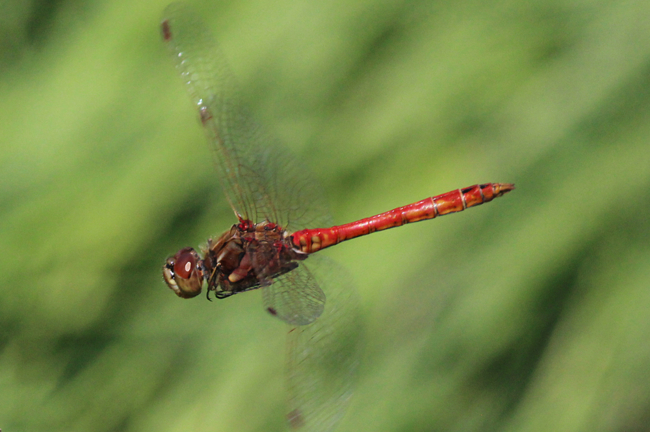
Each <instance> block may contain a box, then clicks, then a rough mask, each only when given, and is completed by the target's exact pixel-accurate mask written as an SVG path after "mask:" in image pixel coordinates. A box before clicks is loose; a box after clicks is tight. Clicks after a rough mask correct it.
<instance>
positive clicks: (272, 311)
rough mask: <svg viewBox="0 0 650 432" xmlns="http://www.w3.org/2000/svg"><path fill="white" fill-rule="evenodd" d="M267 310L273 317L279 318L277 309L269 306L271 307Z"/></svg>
mask: <svg viewBox="0 0 650 432" xmlns="http://www.w3.org/2000/svg"><path fill="white" fill-rule="evenodd" d="M266 310H267V311H269V313H270V314H271V315H273V316H278V311H276V310H275V308H273V307H271V306H269V307H267V308H266Z"/></svg>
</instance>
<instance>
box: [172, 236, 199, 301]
mask: <svg viewBox="0 0 650 432" xmlns="http://www.w3.org/2000/svg"><path fill="white" fill-rule="evenodd" d="M163 278H164V279H165V282H166V283H167V286H168V287H169V288H171V289H172V291H174V292H175V293H176V295H177V296H179V297H181V298H192V297H196V296H197V295H199V294H201V288H202V287H203V261H202V260H201V259H200V258H199V256H198V254H197V253H196V251H195V250H194V249H192V248H189V247H187V248H183V249H181V250H179V251H178V252H177V253H176V255H174V256H173V257H169V258H167V262H166V263H165V265H164V266H163Z"/></svg>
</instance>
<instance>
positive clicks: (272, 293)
mask: <svg viewBox="0 0 650 432" xmlns="http://www.w3.org/2000/svg"><path fill="white" fill-rule="evenodd" d="M311 259H312V257H309V258H308V260H311ZM262 293H263V298H264V308H265V309H266V310H267V311H268V312H270V313H271V314H272V315H274V316H277V317H278V318H280V319H281V320H282V321H284V322H286V323H287V324H289V325H294V326H304V325H307V324H309V323H312V322H313V321H314V320H316V319H317V318H318V317H319V316H321V314H322V313H323V308H324V307H325V302H326V300H325V294H324V293H323V290H322V289H321V288H320V286H319V285H318V283H317V282H316V279H314V277H313V276H312V274H311V272H310V271H309V268H307V266H305V265H304V261H303V262H300V264H299V266H298V267H297V268H296V269H294V270H291V271H290V272H288V273H285V274H283V275H281V276H279V277H277V278H275V279H274V280H273V281H272V284H271V285H269V286H267V287H263V288H262Z"/></svg>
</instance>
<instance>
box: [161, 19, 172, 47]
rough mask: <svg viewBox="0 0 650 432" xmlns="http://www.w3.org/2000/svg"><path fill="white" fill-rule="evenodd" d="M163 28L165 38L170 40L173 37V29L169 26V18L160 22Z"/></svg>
mask: <svg viewBox="0 0 650 432" xmlns="http://www.w3.org/2000/svg"><path fill="white" fill-rule="evenodd" d="M160 28H161V30H162V35H163V39H164V40H165V41H166V42H168V41H170V40H171V39H172V29H170V28H169V20H164V21H163V22H162V23H161V24H160Z"/></svg>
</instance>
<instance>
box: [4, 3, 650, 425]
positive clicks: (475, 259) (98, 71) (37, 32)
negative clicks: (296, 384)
mask: <svg viewBox="0 0 650 432" xmlns="http://www.w3.org/2000/svg"><path fill="white" fill-rule="evenodd" d="M166 4H167V2H166V1H154V0H147V1H139V2H133V1H125V0H120V1H96V2H92V3H88V2H82V1H78V0H76V1H75V0H60V1H55V2H46V1H37V0H33V1H25V0H21V1H18V0H15V1H5V2H2V3H1V5H2V6H1V7H2V14H1V16H0V143H1V151H2V153H1V158H0V166H1V168H0V203H1V205H0V250H2V252H3V257H2V259H1V260H0V274H1V275H2V284H1V286H0V324H1V326H2V329H1V330H0V428H2V430H3V431H6V432H14V431H48V432H52V431H66V432H71V431H99V432H101V431H152V430H156V431H188V430H192V431H279V430H283V427H284V423H283V416H284V410H285V408H284V407H285V391H284V388H283V385H284V384H283V377H282V373H283V364H284V343H285V341H284V339H285V332H286V326H285V325H284V324H282V323H281V322H279V321H277V320H274V319H272V318H271V317H270V316H268V314H266V313H264V312H263V310H262V307H261V293H260V292H251V293H246V294H245V295H240V296H235V297H233V298H230V299H227V300H223V301H216V302H213V303H208V302H207V301H205V300H204V299H202V298H199V299H196V300H194V301H180V300H178V299H177V298H176V297H175V296H174V295H173V294H172V292H171V291H169V290H168V289H167V287H166V286H165V285H164V283H163V282H162V278H161V275H160V270H161V266H162V264H163V262H164V260H165V258H166V257H167V256H168V255H170V254H172V253H174V252H175V251H176V250H177V249H179V248H180V247H183V246H194V247H196V246H197V245H199V244H200V243H202V242H204V241H205V239H206V238H207V237H208V236H211V235H216V234H218V233H220V232H222V231H224V230H225V229H227V228H228V227H229V226H230V225H231V224H232V223H233V222H234V220H233V216H232V213H231V211H230V210H229V208H228V205H227V203H226V202H225V201H224V199H223V197H222V195H221V193H220V190H219V188H218V185H217V182H216V177H215V175H214V173H213V168H212V162H211V158H210V151H209V149H208V147H207V146H206V144H205V142H204V138H203V134H202V131H201V127H200V125H199V122H198V120H197V116H196V113H195V111H194V110H193V108H192V106H191V103H190V101H189V98H188V97H187V95H186V94H185V90H184V88H183V87H182V84H181V82H180V79H179V77H178V76H177V73H176V71H175V70H174V68H173V66H172V64H171V61H170V60H169V58H168V55H167V53H166V51H165V48H164V46H163V44H162V43H161V41H160V37H159V31H158V24H159V19H160V15H161V13H162V10H163V9H164V7H165V6H166ZM191 4H192V5H193V6H194V8H195V9H196V10H198V11H199V12H200V13H201V14H202V15H203V17H204V18H205V20H206V21H207V22H208V24H209V26H210V27H211V28H212V29H213V31H214V33H215V35H216V36H217V38H218V40H219V41H220V43H221V45H222V47H223V50H224V52H225V53H226V55H227V57H228V61H229V63H230V65H231V68H232V69H233V73H234V75H235V76H236V77H237V79H238V81H239V83H240V84H241V87H242V91H243V94H244V98H245V100H246V102H247V104H248V105H249V106H250V107H251V109H252V111H253V112H254V113H255V115H256V116H257V118H258V119H259V120H260V121H261V122H262V123H263V124H265V125H266V127H267V129H269V130H270V131H272V132H273V133H274V134H276V135H277V136H279V137H280V138H281V139H282V141H284V142H285V143H286V145H287V146H288V147H290V148H291V149H293V151H294V152H296V153H297V154H298V155H299V156H300V157H301V158H302V159H304V160H305V169H308V170H310V171H312V172H313V173H314V174H315V176H316V177H317V178H318V180H319V181H320V182H321V183H322V186H323V189H324V191H325V194H326V195H327V196H328V198H329V200H330V205H331V209H332V214H333V215H334V219H335V221H336V222H338V223H344V222H348V221H350V220H353V219H357V218H361V217H365V216H369V215H371V214H374V213H378V212H381V211H385V210H388V209H391V208H393V207H397V206H400V205H404V204H408V203H411V202H413V201H417V200H420V199H423V198H425V197H428V196H431V195H435V194H438V193H443V192H447V191H448V190H452V189H455V188H459V187H464V186H469V185H472V184H475V183H482V182H514V183H516V185H517V190H516V191H515V192H513V193H511V194H509V195H507V196H506V197H504V198H501V199H499V200H497V201H494V202H493V203H490V204H488V205H486V206H482V207H479V208H477V209H472V210H470V211H468V212H464V213H461V214H458V215H453V216H448V217H445V218H442V219H439V220H435V221H431V222H423V223H420V224H416V225H410V226H407V227H403V228H400V229H396V230H391V231H387V232H384V233H379V234H376V235H373V236H370V237H367V238H364V239H358V240H355V241H352V242H348V243H346V244H343V245H340V246H337V247H336V248H332V249H331V250H329V251H327V252H325V253H326V254H327V255H329V256H330V257H332V258H334V259H336V260H337V261H339V262H342V263H345V264H346V266H347V267H348V269H349V270H350V271H351V273H352V274H353V275H354V278H355V280H356V285H357V287H358V290H359V294H360V297H361V301H362V305H363V306H362V307H363V309H362V316H363V319H364V321H365V325H366V347H365V353H364V356H363V363H362V366H361V369H360V377H359V384H358V388H357V392H356V394H355V398H354V400H353V402H352V404H351V406H350V409H349V410H348V413H347V415H346V417H345V418H344V420H343V421H342V423H341V425H340V429H339V430H341V431H360V430H363V431H497V430H498V431H646V430H650V426H648V425H650V341H649V340H650V289H649V288H650V242H649V240H650V223H649V221H648V219H649V217H650V213H649V210H650V20H649V19H648V17H650V2H648V1H647V0H638V1H623V2H621V1H568V0H557V1H554V0H551V1H531V2H526V1H502V2H483V1H465V2H444V1H418V0H414V1H401V2H400V1H381V0H374V1H352V2H351V1H333V2H307V1H299V2H295V1H277V2H272V3H268V2H262V1H256V0H246V1H238V2H236V1H211V2H208V1H203V0H195V1H193V2H191Z"/></svg>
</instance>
